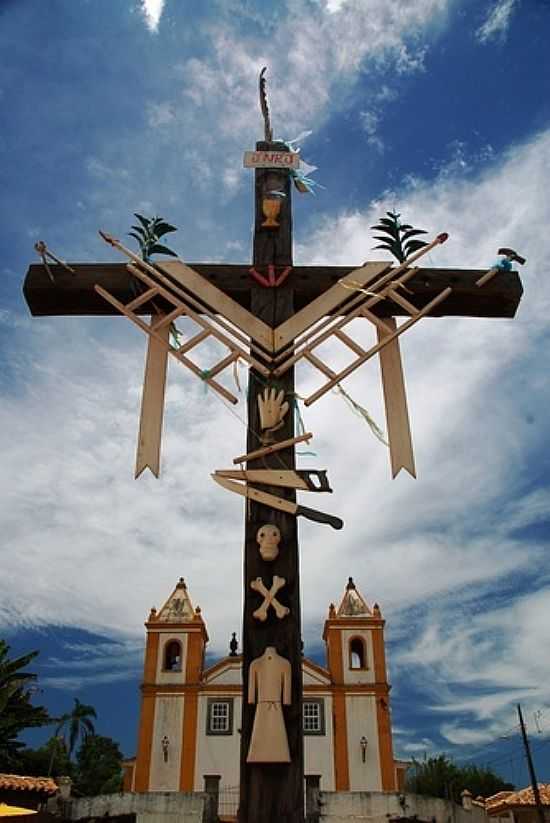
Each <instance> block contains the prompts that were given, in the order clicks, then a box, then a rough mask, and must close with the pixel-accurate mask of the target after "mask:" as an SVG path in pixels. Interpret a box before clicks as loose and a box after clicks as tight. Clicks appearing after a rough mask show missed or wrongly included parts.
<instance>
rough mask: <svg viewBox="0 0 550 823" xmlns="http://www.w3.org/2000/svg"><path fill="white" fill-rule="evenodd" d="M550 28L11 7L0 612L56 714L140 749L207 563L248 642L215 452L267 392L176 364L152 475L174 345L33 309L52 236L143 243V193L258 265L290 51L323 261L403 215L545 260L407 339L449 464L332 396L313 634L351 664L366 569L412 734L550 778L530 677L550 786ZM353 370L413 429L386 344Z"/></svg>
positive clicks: (226, 9) (419, 748)
mask: <svg viewBox="0 0 550 823" xmlns="http://www.w3.org/2000/svg"><path fill="white" fill-rule="evenodd" d="M549 36H550V4H549V3H548V2H545V0H496V2H492V3H486V2H478V0H471V2H458V0H455V1H453V0H408V2H407V3H403V2H397V1H396V0H395V2H394V1H393V0H392V1H391V2H388V0H363V2H360V0H318V1H317V2H314V1H313V0H309V1H308V0H287V2H277V3H267V2H259V0H258V2H253V0H249V2H233V0H224V1H222V0H220V2H206V3H205V2H176V0H165V2H162V0H147V2H141V0H140V1H139V2H137V0H117V1H116V2H115V3H113V2H112V0H51V2H49V3H43V2H40V0H18V1H17V2H15V1H14V0H3V1H2V2H0V43H1V46H2V48H1V49H0V65H1V74H0V102H1V105H2V111H3V113H4V122H3V128H2V132H1V133H0V155H1V157H0V161H1V162H0V179H1V184H2V189H1V190H2V195H3V196H2V197H1V198H0V218H1V221H2V225H3V226H4V227H5V232H4V243H3V256H2V263H1V265H0V268H1V275H2V276H1V278H0V346H1V351H2V358H1V360H0V397H1V401H0V438H1V446H2V455H3V472H2V475H1V477H0V484H1V487H0V499H1V500H2V521H3V522H2V543H1V545H0V551H1V552H2V582H3V584H4V585H3V586H2V589H3V596H2V600H1V601H0V628H1V631H2V634H3V635H4V636H6V637H8V639H9V641H10V642H11V643H12V645H13V647H14V649H18V650H19V649H21V650H26V649H28V648H38V649H40V650H41V654H40V657H39V659H38V661H37V663H36V666H35V668H36V670H37V671H38V672H39V674H40V682H41V685H42V687H43V689H44V692H43V695H42V698H43V700H44V702H45V703H46V704H47V705H48V706H49V707H50V709H51V710H52V712H61V711H63V710H65V709H66V708H68V707H69V705H70V704H71V703H72V699H73V697H75V696H76V697H79V699H81V700H85V701H86V702H91V703H93V704H94V705H96V707H97V709H98V713H99V724H98V728H99V730H100V731H101V732H102V733H106V734H111V735H113V736H114V737H115V738H117V739H118V740H120V742H121V744H122V747H123V749H124V750H125V752H126V753H127V754H131V753H133V751H134V746H135V730H136V725H137V706H138V693H137V686H138V682H139V676H140V667H141V656H142V649H143V627H142V623H143V620H144V619H145V617H146V616H147V614H148V611H149V608H150V607H151V605H153V604H154V605H156V606H160V605H161V603H162V602H163V600H164V599H165V598H166V597H167V596H168V594H169V593H170V591H171V589H172V587H173V585H174V583H175V582H176V580H177V578H178V577H179V576H180V575H184V576H185V577H186V579H187V581H188V584H189V588H190V592H191V595H192V598H193V600H194V602H195V603H199V604H200V605H201V607H202V609H203V614H204V616H205V619H206V621H207V623H208V627H209V633H210V637H211V643H210V654H211V655H212V657H216V656H217V655H220V654H223V653H224V651H225V649H226V648H227V643H228V639H229V637H230V632H231V631H233V630H237V629H238V627H239V622H240V612H241V591H240V586H241V559H242V555H241V551H242V550H241V543H242V533H241V531H242V508H241V505H240V504H239V503H238V502H236V501H235V500H234V499H227V497H231V496H227V495H225V496H224V495H223V493H221V492H220V491H219V490H217V489H215V488H212V484H211V481H210V479H209V477H208V475H209V473H210V472H211V471H212V469H213V468H219V467H222V466H225V465H230V461H231V459H232V457H234V456H235V455H236V454H237V453H241V452H242V450H243V444H244V441H245V431H244V427H243V424H242V421H241V420H240V419H238V418H239V417H242V415H243V404H242V403H241V404H240V405H239V406H238V407H237V410H236V414H237V416H235V415H232V414H229V413H228V411H227V409H226V408H225V407H224V406H223V404H221V403H220V402H219V401H218V400H217V399H216V398H215V397H212V396H211V394H209V393H205V391H204V387H203V386H202V385H197V383H196V382H195V381H194V379H193V378H192V377H191V376H189V375H188V374H187V373H183V372H182V370H181V369H179V368H176V367H173V366H172V367H171V369H170V372H169V388H168V394H167V409H166V423H165V437H164V446H163V468H162V476H161V479H160V480H158V481H156V480H155V479H154V478H152V477H150V476H143V477H142V478H141V479H140V480H139V481H137V482H136V481H134V480H133V479H132V473H133V463H134V450H135V440H136V434H137V425H138V409H139V398H140V384H141V377H142V368H143V359H144V351H145V347H144V341H143V340H142V339H141V337H140V336H139V334H138V333H137V332H136V331H135V330H134V329H132V328H131V327H130V326H129V325H128V324H126V323H125V322H123V321H122V320H121V319H116V318H114V319H91V318H44V319H34V320H33V319H31V318H30V316H29V313H28V310H27V308H26V306H25V303H24V301H23V297H22V293H21V286H22V282H23V277H24V274H25V272H26V269H27V267H28V265H29V263H31V262H35V261H36V259H37V258H36V255H35V252H34V250H33V244H34V243H35V242H36V240H38V239H43V240H45V241H46V242H47V243H48V245H49V246H50V248H51V249H52V250H53V251H54V252H56V253H57V254H58V255H59V256H61V257H63V258H65V259H67V260H72V261H82V262H84V261H92V260H97V261H101V260H114V259H116V256H115V255H114V254H113V252H112V251H111V250H110V249H109V248H107V247H106V246H105V245H104V244H103V243H102V242H101V240H100V239H99V238H98V235H97V229H98V228H103V229H106V230H108V231H110V232H112V233H113V234H115V235H119V236H121V237H122V236H124V234H125V232H127V231H128V229H129V226H130V223H131V222H132V213H133V212H134V211H142V212H144V213H146V214H153V213H159V214H161V215H163V216H165V217H166V218H167V219H169V220H170V221H171V222H173V223H174V224H175V225H176V226H178V228H179V231H178V232H177V234H174V235H172V236H171V237H172V238H173V239H172V247H173V248H175V249H176V250H177V251H178V253H179V255H180V256H181V257H182V258H183V259H185V260H188V261H193V260H195V261H198V260H202V261H211V262H215V261H229V262H247V261H248V260H249V259H250V239H251V229H250V227H251V221H252V211H251V210H252V188H251V187H252V180H251V173H250V172H249V171H246V170H243V169H242V168H241V167H242V152H243V151H244V150H245V149H249V148H252V147H253V146H254V142H255V140H257V139H259V138H260V137H261V134H262V130H261V121H260V116H259V113H258V107H257V99H256V96H257V91H256V84H257V74H258V71H259V69H260V68H261V67H262V66H263V65H267V66H268V67H269V84H270V85H269V90H270V100H271V108H272V115H273V124H274V130H275V134H276V136H278V137H282V138H286V139H291V138H293V137H295V136H296V135H297V134H299V133H300V132H301V131H303V130H311V132H312V133H311V135H310V136H309V137H308V138H307V139H305V140H304V141H303V143H302V155H303V157H304V159H305V160H306V161H307V162H309V163H310V164H313V165H315V166H317V167H318V170H317V171H316V172H315V175H314V176H315V178H316V179H317V180H318V181H319V183H321V184H322V185H323V186H324V187H325V188H324V189H321V190H318V193H317V195H316V196H315V197H311V196H305V195H299V194H296V196H295V197H294V215H295V223H294V237H295V260H296V262H297V263H319V262H325V263H332V264H340V265H344V264H346V263H349V264H359V263H361V262H362V261H363V260H365V259H377V255H379V254H380V253H379V252H373V251H372V249H371V247H372V246H373V245H374V242H373V241H372V239H371V233H370V231H369V226H370V225H372V223H374V221H375V219H376V217H377V216H379V215H380V214H381V213H382V212H383V211H384V210H385V209H388V208H396V209H397V210H398V211H400V212H401V213H402V214H403V216H404V218H406V219H407V221H408V222H412V223H414V224H416V225H419V226H421V227H423V228H426V229H428V230H429V231H430V232H431V233H437V232H440V231H448V232H449V234H450V239H449V241H448V243H447V244H446V245H445V246H444V247H441V249H440V250H438V251H437V252H435V251H434V252H432V253H431V254H430V255H429V257H428V265H431V266H457V267H464V268H468V267H479V268H483V267H485V266H489V265H490V264H491V263H492V262H493V260H494V259H495V255H496V250H497V249H498V247H499V246H501V245H506V246H513V247H515V248H517V249H518V251H520V253H522V254H524V256H525V257H527V258H528V262H527V265H526V266H525V267H524V269H523V270H522V277H523V280H524V285H525V296H524V299H523V301H522V305H521V307H520V310H519V313H518V317H517V318H516V319H515V320H514V321H507V320H499V321H494V320H493V321H490V320H487V321H483V320H470V319H452V320H450V319H449V320H426V321H424V322H423V323H421V324H419V325H418V326H416V327H415V328H414V329H413V330H411V332H409V333H407V334H406V335H404V337H403V338H402V351H403V358H404V363H405V369H406V375H407V389H408V397H409V407H410V414H411V422H412V428H413V439H414V444H415V453H416V459H417V469H418V480H416V481H414V480H412V479H411V478H409V477H405V476H401V475H400V476H399V477H398V478H397V479H396V480H394V481H392V480H391V477H390V471H389V465H388V456H387V453H386V449H385V447H384V446H383V445H382V444H380V443H379V442H378V441H377V440H376V439H374V438H373V437H372V435H371V434H370V432H369V430H368V429H367V428H366V427H365V425H364V423H363V422H362V421H361V420H360V419H358V418H357V417H355V416H354V415H353V413H352V412H351V411H350V410H349V409H348V407H347V406H346V405H345V403H344V402H343V401H342V399H341V398H340V397H338V396H333V395H329V396H327V397H326V398H325V399H323V400H322V401H320V402H319V403H318V404H315V405H314V406H312V407H311V408H309V409H307V410H306V411H305V420H306V424H307V427H308V429H311V430H313V431H314V432H315V433H316V439H315V451H316V453H317V457H316V458H306V457H304V458H303V460H304V464H305V465H310V464H311V465H312V466H313V465H315V466H317V465H321V464H322V467H326V468H328V469H329V470H330V473H331V474H330V476H331V483H332V485H333V487H334V489H335V493H334V495H333V496H332V498H331V508H332V511H334V513H337V514H339V515H341V516H342V517H343V518H344V520H345V522H346V527H345V529H344V530H343V532H341V533H338V534H337V535H335V533H334V532H332V533H330V534H327V533H326V530H323V529H322V528H320V527H319V526H316V525H313V524H308V523H306V524H304V525H303V526H302V525H301V544H302V584H303V596H302V600H303V609H304V635H305V639H306V649H307V651H308V652H309V653H310V654H311V655H312V656H315V657H316V658H317V659H322V658H320V657H319V655H322V649H321V645H320V644H321V641H320V635H321V631H322V622H323V619H324V616H325V614H326V609H327V606H328V604H329V603H330V602H331V601H333V600H335V599H337V598H339V597H340V596H341V593H342V589H343V586H344V584H345V582H346V579H347V576H348V575H349V574H352V575H353V576H354V577H355V579H356V581H357V583H358V585H359V586H360V588H361V590H362V591H363V593H364V594H365V596H366V597H367V599H368V600H369V601H370V602H373V601H378V602H379V603H380V604H381V606H382V610H383V613H384V616H385V617H386V619H387V637H388V650H389V664H390V672H391V680H392V683H393V691H392V699H393V721H394V727H395V748H396V752H397V753H398V754H399V755H401V756H405V757H407V756H411V755H417V756H418V755H422V753H423V752H424V751H427V752H428V753H433V752H439V751H446V752H449V753H452V754H453V755H454V756H456V757H457V758H461V759H468V758H471V759H473V760H477V761H479V762H493V763H494V765H495V767H496V768H498V769H499V770H500V771H502V772H503V773H504V774H505V775H506V776H507V777H509V778H510V779H513V780H514V782H517V783H518V784H521V785H524V784H525V783H526V782H527V776H526V773H525V768H524V765H523V761H522V759H521V754H520V753H519V754H518V750H519V744H518V740H517V728H516V727H515V724H516V717H515V703H516V702H518V701H521V703H522V705H523V706H524V708H525V712H526V716H527V719H528V722H529V725H530V730H531V731H532V733H533V736H534V746H535V760H536V765H537V768H538V770H539V776H540V778H541V779H544V780H547V781H549V780H550V746H546V745H545V744H546V743H547V742H548V741H550V686H549V683H550V658H549V656H548V654H547V649H548V644H549V629H548V626H549V625H550V570H549V564H548V560H547V557H548V549H549V534H550V485H549V481H548V477H549V468H550V459H549V449H548V442H549V436H550V425H549V423H548V415H547V408H548V406H549V404H550V391H549V386H548V379H547V356H546V355H547V350H548V341H549V333H548V308H549V305H550V287H549V286H548V278H547V277H546V267H547V260H548V258H549V256H550V241H549V235H548V228H547V227H548V223H549V221H550V206H549V200H548V197H547V196H546V192H547V190H548V186H549V185H550V171H549V169H550V101H549V96H548V80H547V78H548V77H549V76H550V56H549V53H548V49H547V43H548V38H549ZM382 256H383V254H382ZM356 331H357V335H358V339H359V338H361V337H363V338H364V339H365V340H367V339H369V334H370V333H371V332H370V330H369V329H365V328H364V327H363V326H362V327H361V328H359V329H357V330H356ZM354 332H355V330H354ZM333 355H334V356H335V357H336V358H337V357H338V353H337V352H336V351H335V352H333ZM298 380H299V390H303V391H304V393H305V392H306V390H307V388H308V387H309V385H310V384H311V375H309V374H308V373H304V374H301V373H299V375H298ZM345 388H346V389H347V390H348V391H349V392H350V393H351V394H352V396H353V397H354V399H355V400H357V402H359V403H362V404H363V405H364V406H366V407H367V408H368V409H369V411H370V412H371V414H372V415H373V416H374V417H375V419H376V420H378V422H379V423H380V424H381V425H383V423H384V418H383V408H382V399H381V390H380V385H379V376H378V372H377V367H376V364H375V363H370V364H369V365H368V366H366V367H365V368H364V369H363V370H360V371H359V372H358V373H356V375H354V376H353V377H352V378H350V379H349V380H348V381H347V383H346V385H345ZM308 460H309V463H308V462H307V461H308ZM329 531H330V530H329ZM536 712H541V714H540V715H538V726H537V725H536V724H535V721H534V717H533V715H534V713H536ZM539 728H540V729H541V731H540V732H539V731H538V729H539ZM511 729H512V732H511V734H508V733H509V732H510V730H511ZM503 736H507V739H505V740H502V739H500V738H502V737H503ZM34 739H39V738H36V736H33V740H34ZM495 741H496V742H495Z"/></svg>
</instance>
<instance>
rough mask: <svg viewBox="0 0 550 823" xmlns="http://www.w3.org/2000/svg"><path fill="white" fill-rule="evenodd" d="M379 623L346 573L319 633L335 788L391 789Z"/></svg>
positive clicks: (375, 610)
mask: <svg viewBox="0 0 550 823" xmlns="http://www.w3.org/2000/svg"><path fill="white" fill-rule="evenodd" d="M384 624H385V621H384V620H383V618H382V615H381V613H380V609H379V607H378V605H377V604H376V603H375V604H374V606H373V607H372V609H371V608H369V606H368V605H367V602H366V601H365V599H364V597H363V596H362V595H361V594H360V592H359V591H358V590H357V587H356V586H355V583H354V582H353V579H352V578H351V577H350V578H349V580H348V584H347V586H346V590H345V592H344V595H343V597H342V600H341V603H340V605H339V607H338V609H336V607H335V606H334V604H331V606H330V608H329V614H328V618H327V620H326V621H325V628H324V632H323V639H324V641H325V644H326V650H327V666H328V670H329V672H330V675H331V681H332V683H333V686H334V696H333V728H334V774H335V789H336V791H379V790H380V788H381V789H382V791H395V790H396V787H397V783H396V767H395V763H394V759H393V747H392V735H391V718H390V705H389V692H390V686H389V684H388V679H387V674H386V655H385V650H384Z"/></svg>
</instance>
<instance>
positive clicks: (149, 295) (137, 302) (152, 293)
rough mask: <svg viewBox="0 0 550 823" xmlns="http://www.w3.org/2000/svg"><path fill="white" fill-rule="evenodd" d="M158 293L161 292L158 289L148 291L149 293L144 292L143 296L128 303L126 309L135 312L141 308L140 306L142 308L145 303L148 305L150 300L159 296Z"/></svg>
mask: <svg viewBox="0 0 550 823" xmlns="http://www.w3.org/2000/svg"><path fill="white" fill-rule="evenodd" d="M158 293H159V290H158V289H157V288H154V289H147V291H144V292H143V294H140V295H138V296H137V297H135V298H134V299H133V300H130V302H129V303H127V304H126V306H125V307H124V308H125V309H126V310H127V311H134V310H135V309H137V308H139V306H142V305H143V304H144V303H147V301H148V300H150V299H151V298H152V297H155V295H157V294H158Z"/></svg>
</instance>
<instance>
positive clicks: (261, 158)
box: [243, 151, 300, 169]
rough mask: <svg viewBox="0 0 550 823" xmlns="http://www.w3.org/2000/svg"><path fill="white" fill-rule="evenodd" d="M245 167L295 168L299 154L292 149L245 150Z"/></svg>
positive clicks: (297, 164) (297, 165) (298, 161)
mask: <svg viewBox="0 0 550 823" xmlns="http://www.w3.org/2000/svg"><path fill="white" fill-rule="evenodd" d="M243 165H244V167H245V169H297V168H298V167H299V165H300V155H299V154H296V152H292V151H245V153H244V160H243Z"/></svg>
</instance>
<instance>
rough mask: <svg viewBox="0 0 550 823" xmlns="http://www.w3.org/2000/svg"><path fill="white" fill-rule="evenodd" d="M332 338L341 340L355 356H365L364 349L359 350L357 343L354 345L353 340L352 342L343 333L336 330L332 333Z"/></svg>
mask: <svg viewBox="0 0 550 823" xmlns="http://www.w3.org/2000/svg"><path fill="white" fill-rule="evenodd" d="M334 336H335V337H337V338H338V340H341V341H342V343H344V344H345V345H346V346H348V348H350V349H351V350H352V351H354V352H355V354H365V349H363V348H361V346H360V345H359V343H356V342H355V340H352V339H351V337H348V335H347V334H346V333H345V332H343V331H342V330H341V329H336V331H335V332H334Z"/></svg>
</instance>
